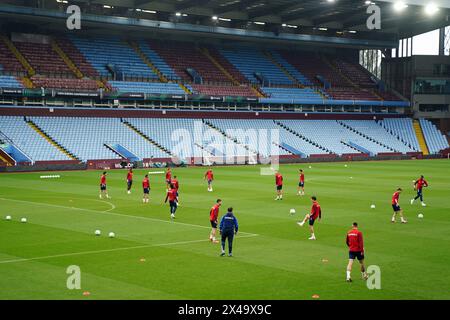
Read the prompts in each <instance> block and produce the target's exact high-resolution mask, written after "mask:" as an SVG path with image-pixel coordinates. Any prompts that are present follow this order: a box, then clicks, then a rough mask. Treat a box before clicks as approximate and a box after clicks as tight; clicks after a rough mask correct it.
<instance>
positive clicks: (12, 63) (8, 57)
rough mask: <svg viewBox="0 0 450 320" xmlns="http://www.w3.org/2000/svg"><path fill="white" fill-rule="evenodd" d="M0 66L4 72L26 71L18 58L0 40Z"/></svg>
mask: <svg viewBox="0 0 450 320" xmlns="http://www.w3.org/2000/svg"><path fill="white" fill-rule="evenodd" d="M0 65H1V67H2V69H3V70H4V71H8V72H12V73H16V74H18V73H23V74H25V73H26V71H25V69H24V67H23V66H22V64H21V63H20V61H19V60H17V58H16V56H14V54H13V53H12V52H11V50H9V48H8V47H7V46H6V44H5V43H4V42H3V41H2V40H1V39H0Z"/></svg>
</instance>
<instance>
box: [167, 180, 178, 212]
mask: <svg viewBox="0 0 450 320" xmlns="http://www.w3.org/2000/svg"><path fill="white" fill-rule="evenodd" d="M167 200H169V204H170V217H171V218H172V219H175V212H176V211H177V207H178V206H177V202H178V197H177V191H176V190H175V188H174V186H173V185H172V184H171V185H170V186H169V191H167V196H166V200H165V201H164V203H167Z"/></svg>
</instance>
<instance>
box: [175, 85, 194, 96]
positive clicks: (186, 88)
mask: <svg viewBox="0 0 450 320" xmlns="http://www.w3.org/2000/svg"><path fill="white" fill-rule="evenodd" d="M178 85H179V86H180V88H181V89H183V90H184V92H186V94H192V91H191V90H189V89H188V87H186V86H185V85H184V84H183V83H181V82H179V83H178Z"/></svg>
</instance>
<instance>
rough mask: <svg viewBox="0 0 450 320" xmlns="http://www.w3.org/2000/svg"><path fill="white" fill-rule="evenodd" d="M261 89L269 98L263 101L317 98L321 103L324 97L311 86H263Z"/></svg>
mask: <svg viewBox="0 0 450 320" xmlns="http://www.w3.org/2000/svg"><path fill="white" fill-rule="evenodd" d="M261 90H262V91H263V92H264V93H265V94H266V95H267V97H268V98H266V99H262V101H264V102H265V101H268V102H283V101H285V100H317V102H318V103H321V102H322V100H323V97H322V96H321V95H320V94H318V93H317V92H316V91H314V90H313V89H311V88H304V89H300V88H276V87H261Z"/></svg>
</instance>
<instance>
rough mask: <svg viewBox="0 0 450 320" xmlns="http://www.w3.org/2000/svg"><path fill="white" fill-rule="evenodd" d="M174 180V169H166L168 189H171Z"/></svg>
mask: <svg viewBox="0 0 450 320" xmlns="http://www.w3.org/2000/svg"><path fill="white" fill-rule="evenodd" d="M171 181H172V170H171V169H170V168H167V170H166V184H167V190H169V187H170V182H171Z"/></svg>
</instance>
